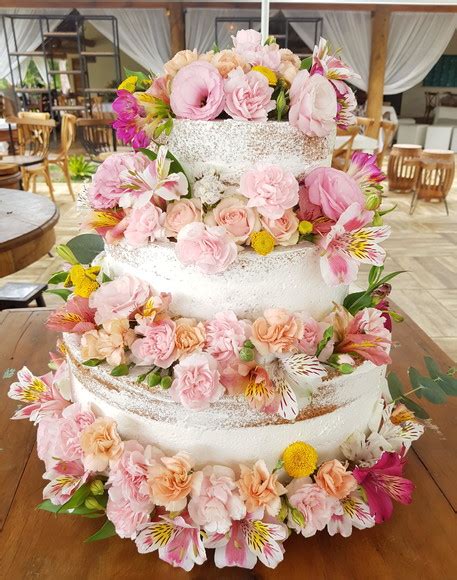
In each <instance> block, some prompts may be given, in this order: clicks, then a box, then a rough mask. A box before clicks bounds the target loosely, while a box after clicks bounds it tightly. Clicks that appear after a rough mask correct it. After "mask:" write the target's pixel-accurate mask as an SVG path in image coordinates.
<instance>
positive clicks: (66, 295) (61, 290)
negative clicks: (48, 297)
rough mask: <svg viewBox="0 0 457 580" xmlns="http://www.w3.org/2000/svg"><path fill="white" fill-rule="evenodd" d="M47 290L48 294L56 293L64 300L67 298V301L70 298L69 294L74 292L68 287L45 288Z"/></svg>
mask: <svg viewBox="0 0 457 580" xmlns="http://www.w3.org/2000/svg"><path fill="white" fill-rule="evenodd" d="M45 292H46V294H55V295H56V296H59V297H60V298H62V300H65V302H66V301H67V300H68V298H69V296H70V295H71V294H73V292H72V291H71V290H67V289H66V288H53V289H51V290H45Z"/></svg>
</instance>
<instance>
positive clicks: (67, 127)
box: [48, 113, 76, 199]
mask: <svg viewBox="0 0 457 580" xmlns="http://www.w3.org/2000/svg"><path fill="white" fill-rule="evenodd" d="M75 138H76V117H75V116H74V115H70V114H69V113H64V114H63V115H62V125H61V127H60V149H59V151H58V152H57V153H50V154H49V155H48V163H49V165H57V166H58V167H60V169H61V170H62V173H63V174H64V176H65V181H66V182H67V187H68V191H69V192H70V195H71V197H72V198H73V199H75V194H74V191H73V186H72V183H71V176H70V168H69V166H68V153H69V151H70V147H71V145H72V143H73V142H74V141H75Z"/></svg>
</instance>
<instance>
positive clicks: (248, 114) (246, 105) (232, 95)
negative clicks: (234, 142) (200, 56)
mask: <svg viewBox="0 0 457 580" xmlns="http://www.w3.org/2000/svg"><path fill="white" fill-rule="evenodd" d="M224 91H225V112H226V113H227V114H229V115H230V117H232V118H233V119H240V120H241V121H244V120H248V121H266V120H267V117H268V113H269V112H270V111H272V110H273V109H274V108H275V107H276V103H275V101H273V100H272V98H271V95H272V94H273V88H272V87H270V86H269V84H268V80H267V78H266V77H265V76H264V75H263V74H261V73H259V72H257V71H251V72H248V73H246V74H245V73H244V72H243V70H242V69H241V68H237V69H235V70H233V71H232V72H231V73H229V75H228V78H227V79H226V81H225V83H224Z"/></svg>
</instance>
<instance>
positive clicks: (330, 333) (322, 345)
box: [316, 326, 333, 356]
mask: <svg viewBox="0 0 457 580" xmlns="http://www.w3.org/2000/svg"><path fill="white" fill-rule="evenodd" d="M332 337H333V326H329V327H328V328H326V329H325V332H324V335H323V337H322V340H320V341H319V344H318V345H317V350H316V356H319V355H320V354H321V352H322V351H323V350H324V348H325V347H326V346H327V343H328V341H329V340H330V339H331V338H332Z"/></svg>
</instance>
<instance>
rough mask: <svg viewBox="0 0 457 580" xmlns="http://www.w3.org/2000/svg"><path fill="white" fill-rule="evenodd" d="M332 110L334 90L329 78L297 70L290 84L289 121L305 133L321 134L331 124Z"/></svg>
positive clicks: (334, 110) (328, 128)
mask: <svg viewBox="0 0 457 580" xmlns="http://www.w3.org/2000/svg"><path fill="white" fill-rule="evenodd" d="M336 114H337V103H336V94H335V90H334V88H333V86H332V84H331V83H330V81H329V80H327V79H326V78H325V77H323V76H321V75H312V76H310V74H309V73H308V71H306V70H302V71H300V72H299V73H298V74H297V76H296V77H295V78H294V81H293V83H292V86H291V87H290V110H289V122H290V124H291V125H293V126H294V127H297V128H298V129H300V131H302V133H304V134H305V135H307V136H309V137H325V136H326V135H328V134H329V133H330V132H331V131H332V129H333V128H334V127H335V117H336Z"/></svg>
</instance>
